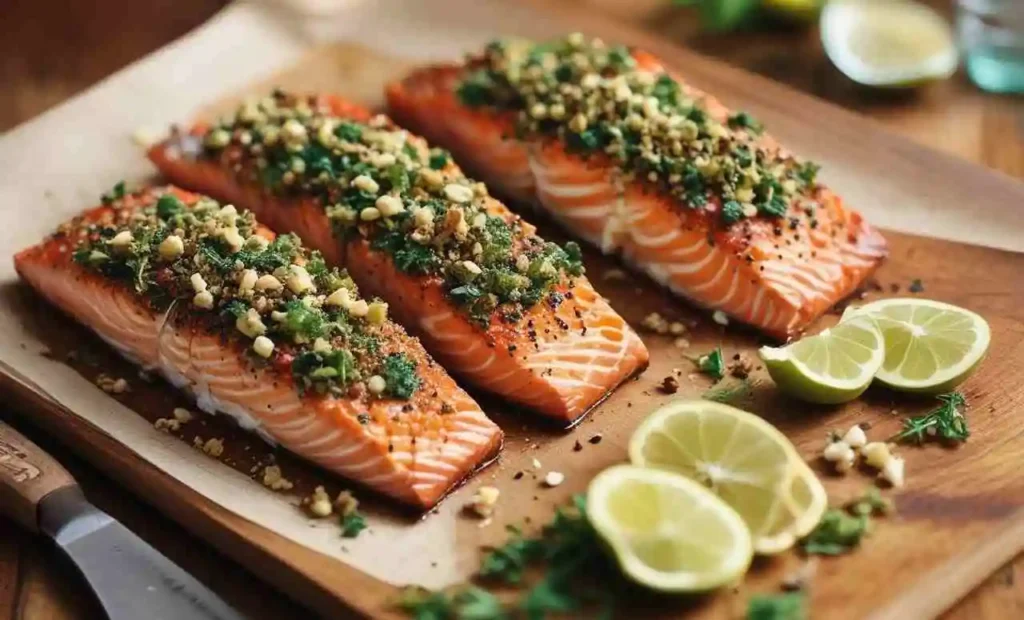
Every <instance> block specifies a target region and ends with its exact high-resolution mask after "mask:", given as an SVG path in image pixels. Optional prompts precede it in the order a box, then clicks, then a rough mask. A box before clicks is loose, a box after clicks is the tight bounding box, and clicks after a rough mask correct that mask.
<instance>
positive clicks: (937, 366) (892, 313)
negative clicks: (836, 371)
mask: <svg viewBox="0 0 1024 620" xmlns="http://www.w3.org/2000/svg"><path fill="white" fill-rule="evenodd" d="M860 317H862V318H868V319H870V320H873V321H874V322H875V324H876V325H877V326H878V328H879V331H880V332H881V334H882V336H883V339H884V341H885V349H886V359H885V361H884V362H883V364H882V367H881V368H880V369H879V370H878V372H877V373H876V375H875V378H876V379H877V380H878V381H879V382H880V383H882V384H884V385H886V386H888V387H891V388H892V389H895V390H899V391H904V392H912V393H918V394H940V393H942V392H947V391H949V390H951V389H953V388H955V387H956V386H958V385H960V384H961V383H963V382H964V381H965V380H967V378H968V377H970V376H971V375H972V374H973V373H974V371H975V370H976V369H977V368H978V365H979V364H981V361H982V360H983V359H984V358H985V354H986V353H987V351H988V347H989V344H990V343H991V338H992V334H991V329H990V328H989V325H988V322H987V321H985V319H984V318H982V317H981V316H980V315H978V314H976V313H974V312H971V311H970V310H966V309H964V308H960V307H959V306H954V305H952V304H947V303H943V302H940V301H932V300H929V299H918V298H894V299H883V300H879V301H875V302H872V303H870V304H866V305H864V306H859V307H857V308H847V310H846V311H845V312H844V313H843V316H842V318H841V319H840V321H841V322H845V321H848V320H852V319H854V318H860ZM929 330H931V331H929ZM929 345H930V346H929Z"/></svg>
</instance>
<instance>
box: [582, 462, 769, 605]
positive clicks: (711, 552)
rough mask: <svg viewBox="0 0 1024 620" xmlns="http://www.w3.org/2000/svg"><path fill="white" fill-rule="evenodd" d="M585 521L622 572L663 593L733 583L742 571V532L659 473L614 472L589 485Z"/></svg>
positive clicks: (713, 503)
mask: <svg viewBox="0 0 1024 620" xmlns="http://www.w3.org/2000/svg"><path fill="white" fill-rule="evenodd" d="M587 516H588V518H589V519H590V522H591V523H592V524H593V526H594V528H595V529H596V530H597V532H598V533H599V534H600V535H601V536H602V537H603V538H604V539H605V541H606V542H607V543H608V545H609V546H610V547H611V548H612V551H614V553H615V555H616V557H617V558H618V560H619V566H620V567H621V568H622V572H623V573H625V574H626V575H628V576H629V577H630V578H631V579H633V580H634V581H636V582H637V583H640V584H642V585H644V586H647V587H649V588H652V589H655V590H661V591H665V592H700V591H704V590H710V589H712V588H716V587H718V586H721V585H725V584H728V583H733V582H736V581H738V580H739V579H740V578H741V577H742V576H743V574H744V573H745V572H746V571H747V568H748V567H749V566H750V560H751V556H752V555H753V549H752V548H751V544H750V532H749V531H748V530H747V526H746V525H744V523H743V519H741V518H740V516H739V515H738V514H736V511H734V510H733V509H732V508H729V506H727V505H726V504H725V503H724V502H723V501H722V500H720V499H719V498H717V497H715V495H714V494H713V493H711V492H710V491H708V490H707V489H705V488H704V487H702V486H701V485H699V484H697V483H696V482H693V481H692V480H688V479H686V478H684V477H682V476H677V475H675V474H673V473H670V472H666V471H658V470H655V469H643V468H640V467H631V466H629V465H619V466H616V467H612V468H610V469H606V470H605V471H603V472H601V473H600V474H598V475H597V477H596V478H594V479H593V481H591V483H590V488H589V490H588V492H587Z"/></svg>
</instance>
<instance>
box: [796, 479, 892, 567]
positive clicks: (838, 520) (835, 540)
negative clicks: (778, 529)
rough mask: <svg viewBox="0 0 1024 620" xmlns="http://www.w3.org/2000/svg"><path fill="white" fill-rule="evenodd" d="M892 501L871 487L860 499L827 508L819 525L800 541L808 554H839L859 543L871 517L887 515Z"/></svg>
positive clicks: (864, 534) (869, 526)
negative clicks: (840, 506) (842, 505)
mask: <svg viewBox="0 0 1024 620" xmlns="http://www.w3.org/2000/svg"><path fill="white" fill-rule="evenodd" d="M891 511H892V504H891V503H890V502H889V501H888V500H886V499H885V498H883V497H882V494H881V492H879V490H878V488H877V487H872V488H871V489H870V490H869V491H868V492H867V493H865V494H864V496H863V497H861V498H860V499H857V500H854V501H853V502H850V503H849V504H847V505H846V506H844V507H842V508H829V509H828V510H827V511H826V512H825V514H824V516H822V518H821V521H820V522H819V523H818V526H817V527H815V528H814V531H812V532H811V533H810V534H808V536H807V537H806V538H804V540H803V542H802V548H803V551H804V553H807V554H810V555H842V554H843V553H846V552H847V551H850V550H851V549H853V548H854V547H856V546H858V545H859V544H860V542H861V540H862V539H863V538H864V537H865V536H866V535H868V534H869V533H870V532H871V517H872V516H876V515H884V514H888V513H890V512H891Z"/></svg>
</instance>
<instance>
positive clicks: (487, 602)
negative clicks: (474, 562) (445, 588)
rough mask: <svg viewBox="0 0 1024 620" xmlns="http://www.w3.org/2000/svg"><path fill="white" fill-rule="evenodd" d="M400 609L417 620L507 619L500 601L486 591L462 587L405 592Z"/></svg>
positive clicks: (410, 589)
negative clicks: (443, 590)
mask: <svg viewBox="0 0 1024 620" xmlns="http://www.w3.org/2000/svg"><path fill="white" fill-rule="evenodd" d="M398 606H399V607H400V608H401V609H403V610H404V611H405V612H406V613H408V614H409V616H411V617H412V618H414V619H415V620H505V619H506V618H509V615H508V613H507V612H506V611H505V609H504V608H503V607H502V604H501V601H500V600H499V599H498V598H497V597H496V596H494V595H493V594H491V593H490V592H488V591H487V590H484V589H483V588H479V587H476V586H472V585H467V586H461V587H458V588H455V589H452V590H450V591H449V592H431V591H429V590H425V589H423V588H419V587H415V586H413V587H409V588H406V589H405V590H403V591H402V595H401V597H400V599H399V602H398Z"/></svg>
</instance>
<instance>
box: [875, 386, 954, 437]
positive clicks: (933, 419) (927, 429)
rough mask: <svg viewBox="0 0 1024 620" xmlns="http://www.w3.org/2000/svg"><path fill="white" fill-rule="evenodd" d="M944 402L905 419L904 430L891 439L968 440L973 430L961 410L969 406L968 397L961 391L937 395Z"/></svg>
mask: <svg viewBox="0 0 1024 620" xmlns="http://www.w3.org/2000/svg"><path fill="white" fill-rule="evenodd" d="M937 398H938V399H939V401H941V402H942V404H941V405H940V406H939V407H938V408H936V409H934V410H932V411H931V412H929V413H927V414H925V415H922V416H916V417H912V418H908V419H906V420H904V421H903V431H902V432H900V433H898V434H896V435H895V436H894V437H893V438H892V439H890V441H895V442H907V443H917V444H922V443H924V442H926V441H928V440H931V439H937V440H941V441H946V442H950V443H960V442H964V441H967V438H968V437H970V436H971V431H970V429H969V428H968V427H967V418H966V417H964V414H963V413H962V412H961V411H960V410H961V409H962V408H964V407H966V406H967V399H965V398H964V395H963V394H961V393H960V392H950V393H949V394H942V395H940V396H937Z"/></svg>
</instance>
